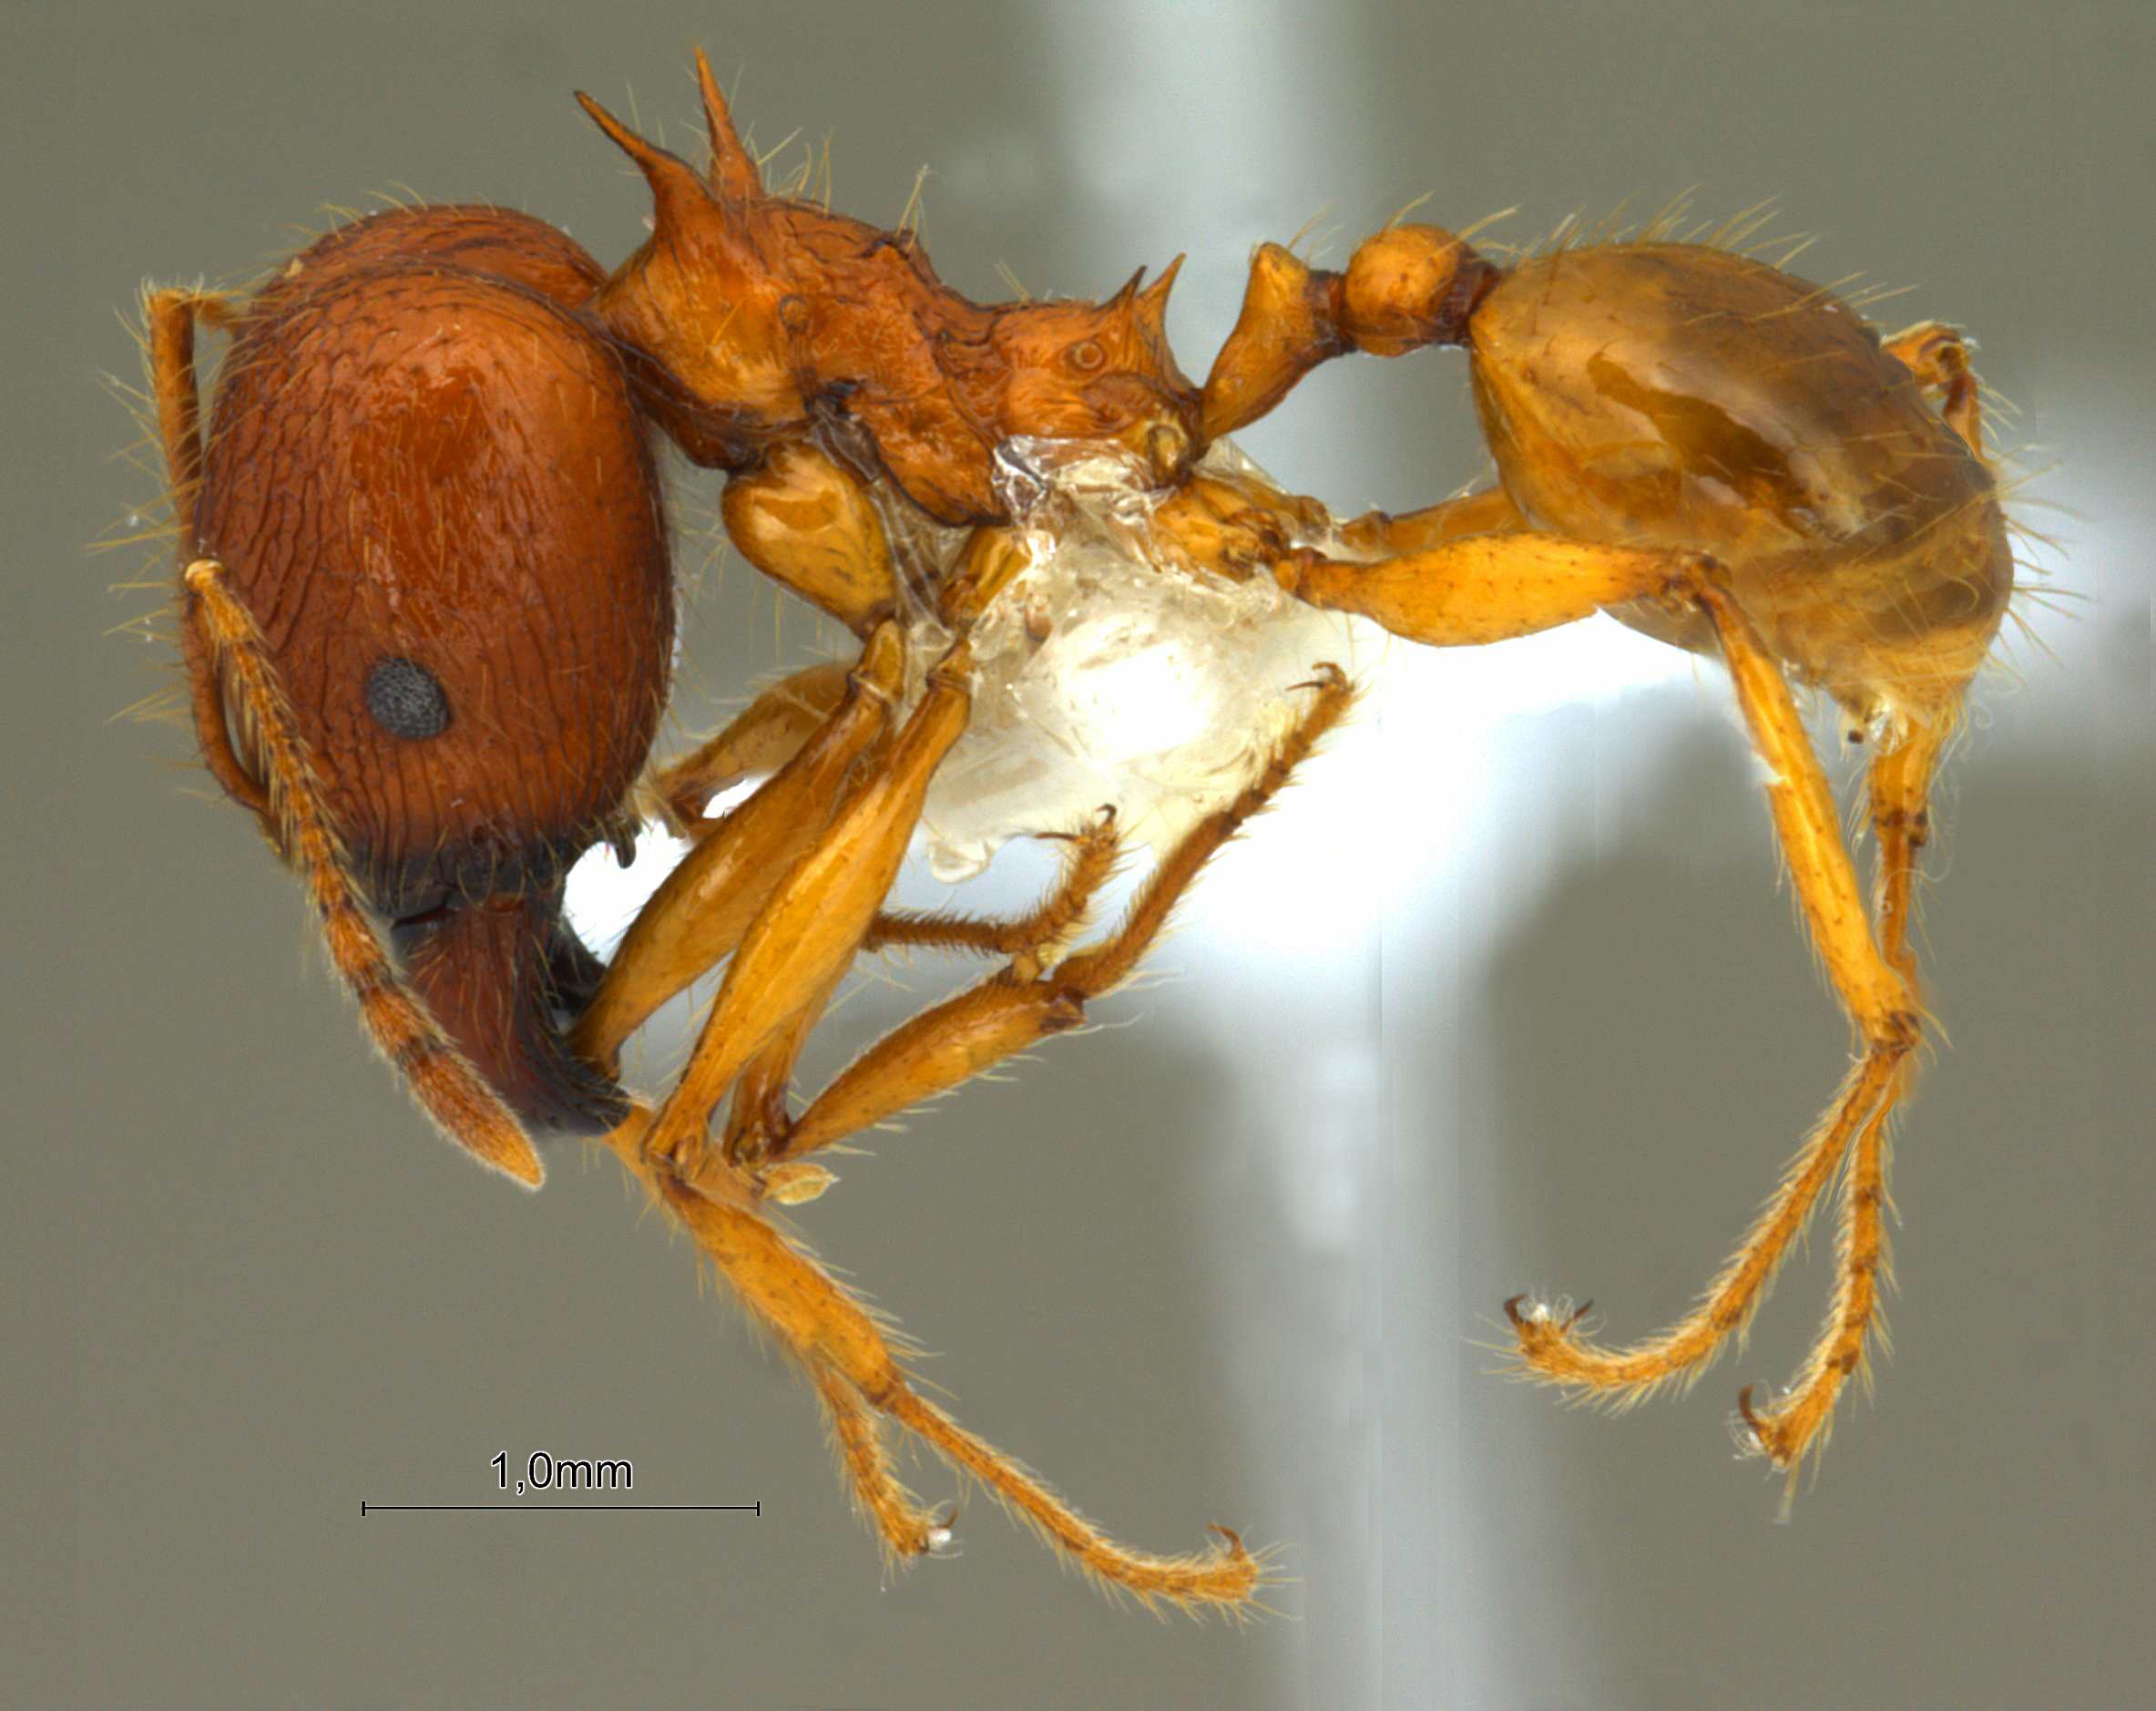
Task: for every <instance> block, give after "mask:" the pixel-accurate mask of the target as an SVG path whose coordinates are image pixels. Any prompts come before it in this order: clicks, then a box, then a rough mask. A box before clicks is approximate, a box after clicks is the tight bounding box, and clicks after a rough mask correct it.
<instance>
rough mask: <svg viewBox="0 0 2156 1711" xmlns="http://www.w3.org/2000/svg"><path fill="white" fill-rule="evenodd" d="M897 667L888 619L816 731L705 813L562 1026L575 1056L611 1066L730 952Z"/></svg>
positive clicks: (880, 735)
mask: <svg viewBox="0 0 2156 1711" xmlns="http://www.w3.org/2000/svg"><path fill="white" fill-rule="evenodd" d="M903 673H904V645H903V644H902V643H901V642H900V640H899V639H898V631H897V627H896V626H895V625H884V626H883V627H882V628H880V629H879V630H876V631H875V633H874V634H873V635H872V636H871V637H870V638H869V640H868V644H867V646H865V647H864V648H863V650H862V651H861V659H860V662H859V663H858V664H857V665H856V666H855V667H854V669H853V673H852V675H851V676H850V677H849V679H848V681H847V687H846V693H845V698H844V699H843V701H842V702H840V703H839V706H838V709H837V711H836V712H833V714H832V715H831V717H830V718H829V719H827V720H826V721H825V722H824V723H823V728H822V729H821V730H820V731H819V732H817V733H816V734H815V735H814V736H813V737H812V738H811V739H810V740H809V742H808V743H806V744H805V745H804V746H803V747H802V749H801V751H800V752H799V753H797V754H795V755H794V757H793V758H792V760H791V761H789V762H787V763H786V764H785V765H784V766H782V767H781V768H780V769H779V771H778V772H777V773H776V774H774V775H773V776H772V777H771V778H770V779H768V780H767V781H766V782H765V783H764V784H763V785H762V786H761V788H760V789H758V791H757V792H756V794H754V795H752V796H751V797H750V798H749V800H748V801H746V802H744V803H743V804H741V806H740V807H738V808H736V809H735V810H734V811H733V812H732V813H731V814H730V815H727V816H726V817H725V818H724V819H722V820H719V821H716V822H713V824H712V827H711V830H710V832H708V833H707V834H706V835H705V836H704V837H703V839H702V840H701V841H700V843H699V844H698V845H696V847H695V848H694V849H692V850H690V853H689V855H688V856H687V857H686V858H685V859H684V860H683V861H682V863H681V865H680V866H679V867H677V868H675V869H674V871H673V872H672V873H670V874H669V875H668V876H667V877H666V881H665V883H664V884H663V885H661V886H659V889H658V891H656V892H655V893H654V894H653V895H652V896H651V899H650V901H649V903H647V904H646V905H645V906H644V907H643V910H642V912H641V913H639V915H638V917H637V918H636V919H635V921H633V922H632V923H631V924H630V926H629V929H628V934H627V935H626V936H625V937H623V939H622V941H621V948H619V949H618V950H617V951H616V952H615V953H614V959H613V961H612V962H611V963H610V964H609V965H608V968H607V972H606V976H605V978H603V979H602V980H601V981H600V982H599V986H598V991H597V993H595V994H594V996H593V998H592V1000H591V1003H590V1004H589V1006H588V1007H587V1008H586V1009H585V1011H584V1013H583V1014H582V1015H581V1016H579V1017H578V1018H577V1022H576V1025H575V1026H574V1028H572V1029H571V1030H570V1032H569V1043H570V1046H571V1048H572V1049H573V1050H575V1051H576V1052H577V1055H578V1056H580V1057H582V1058H583V1059H584V1060H586V1061H588V1062H589V1063H592V1064H595V1065H599V1066H602V1067H603V1066H608V1065H611V1064H612V1063H614V1061H615V1060H616V1058H617V1056H618V1053H619V1051H620V1050H621V1042H622V1041H623V1040H627V1039H628V1036H629V1035H630V1034H632V1033H634V1032H635V1031H636V1030H638V1029H639V1028H640V1027H641V1026H643V1024H644V1022H645V1021H646V1020H648V1019H649V1017H650V1016H651V1013H652V1012H653V1011H654V1010H656V1009H659V1006H660V1005H662V1004H664V1003H665V1002H666V1001H667V1000H668V999H670V998H672V997H673V996H674V994H675V993H677V992H679V991H680V990H681V989H683V988H684V987H686V986H688V985H689V984H690V982H691V981H693V980H695V979H696V978H698V977H699V976H700V975H702V974H703V973H704V972H705V971H706V970H707V969H709V968H713V967H715V966H716V965H717V964H718V963H719V962H720V960H721V959H723V958H726V957H728V956H730V955H731V954H732V952H733V951H734V949H735V948H737V947H738V946H739V945H740V943H741V937H742V935H743V934H745V933H746V932H747V931H748V930H749V927H750V924H751V922H752V921H754V920H755V918H756V917H757V913H758V911H759V910H761V908H762V907H763V906H764V905H765V904H766V903H767V902H769V901H770V899H771V894H772V893H773V892H774V891H775V890H777V888H778V886H779V885H780V883H781V882H782V880H783V879H784V878H785V876H786V875H787V873H788V872H789V871H790V870H791V869H792V866H793V865H794V863H796V862H797V861H799V860H800V859H801V857H802V855H803V854H804V853H805V852H806V851H807V849H808V847H809V845H810V844H811V843H812V842H813V841H814V839H815V837H816V836H817V835H818V834H819V833H820V832H821V831H822V830H823V827H824V826H825V825H827V824H828V823H829V821H830V819H831V816H832V814H833V811H834V809H835V807H836V804H837V803H838V801H839V799H840V797H841V795H842V794H843V791H844V789H845V787H846V784H847V781H848V779H849V778H850V776H851V775H852V774H853V770H854V768H855V767H856V765H857V764H859V763H861V761H862V759H863V756H865V755H867V754H869V753H872V751H874V749H875V748H876V747H877V746H878V745H879V744H880V743H883V741H884V736H885V732H886V729H887V727H888V724H889V722H890V708H891V702H892V701H893V699H894V697H895V696H896V694H897V693H898V688H899V681H900V678H901V676H902V675H903Z"/></svg>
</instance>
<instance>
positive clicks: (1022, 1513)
mask: <svg viewBox="0 0 2156 1711" xmlns="http://www.w3.org/2000/svg"><path fill="white" fill-rule="evenodd" d="M650 1121H651V1113H649V1112H642V1111H639V1112H638V1113H637V1115H636V1116H635V1117H634V1118H633V1119H632V1120H631V1121H630V1122H628V1123H625V1124H623V1125H622V1127H620V1128H619V1129H618V1130H616V1131H615V1132H613V1133H612V1134H610V1135H609V1136H608V1145H609V1146H611V1147H612V1148H613V1150H614V1152H615V1153H616V1154H617V1155H618V1157H619V1158H620V1160H621V1162H622V1163H623V1164H624V1166H626V1167H627V1168H628V1171H629V1172H630V1173H632V1174H633V1175H635V1176H636V1177H637V1178H638V1179H639V1181H640V1182H642V1183H643V1184H644V1185H645V1187H646V1188H647V1189H648V1190H649V1191H650V1193H651V1194H652V1196H653V1198H654V1199H656V1200H657V1201H658V1202H659V1204H662V1205H663V1206H665V1207H666V1208H667V1210H668V1211H669V1213H671V1214H673V1216H674V1217H675V1218H676V1219H677V1220H679V1223H680V1224H681V1225H682V1227H683V1228H685V1229H686V1230H687V1231H688V1232H689V1233H690V1235H691V1236H693V1237H694V1238H695V1241H696V1244H697V1245H698V1247H699V1248H700V1250H701V1251H702V1252H703V1253H704V1254H705V1255H707V1256H708V1257H709V1258H710V1260H711V1261H712V1263H713V1264H714V1265H716V1266H717V1267H718V1268H719V1271H720V1274H721V1276H724V1277H725V1279H726V1281H727V1283H728V1284H729V1285H731V1286H732V1288H733V1290H734V1292H735V1294H736V1295H737V1296H740V1298H741V1302H742V1304H743V1305H744V1306H747V1307H748V1309H749V1311H750V1313H751V1315H752V1316H753V1317H754V1318H755V1319H756V1320H757V1322H758V1323H760V1324H761V1325H762V1326H763V1327H765V1328H766V1329H768V1330H769V1331H771V1333H772V1334H773V1335H774V1336H776V1337H778V1339H779V1341H780V1343H781V1344H782V1347H784V1348H785V1349H786V1351H787V1352H788V1353H789V1354H791V1355H792V1356H793V1357H794V1358H796V1359H797V1360H799V1361H800V1362H801V1363H802V1366H803V1367H805V1368H807V1370H808V1373H809V1376H810V1378H811V1380H812V1382H813V1383H814V1385H815V1386H816V1389H817V1393H818V1395H819V1396H820V1397H821V1398H822V1399H823V1403H824V1406H825V1407H826V1409H829V1410H830V1413H831V1416H832V1419H833V1429H834V1430H835V1432H836V1435H837V1438H838V1442H839V1449H840V1453H841V1457H842V1460H843V1464H844V1467H845V1470H846V1473H847V1476H848V1478H849V1479H850V1480H851V1481H852V1483H853V1491H854V1493H855V1495H856V1497H857V1498H858V1500H859V1501H860V1503H861V1506H862V1508H863V1511H865V1513H866V1514H867V1515H868V1517H869V1519H870V1521H871V1522H872V1524H873V1525H874V1527H875V1529H876V1532H877V1533H878V1535H879V1536H880V1537H881V1538H882V1540H883V1541H884V1545H885V1547H886V1548H887V1549H888V1550H889V1551H890V1552H891V1553H892V1554H893V1555H894V1557H897V1558H899V1559H901V1560H911V1559H914V1558H917V1557H919V1556H921V1555H923V1554H924V1553H925V1552H931V1551H934V1550H935V1549H937V1548H938V1547H939V1545H940V1544H941V1543H943V1542H947V1540H948V1537H949V1532H948V1526H949V1522H948V1520H947V1518H940V1517H935V1516H931V1515H929V1514H927V1513H925V1512H924V1511H923V1510H922V1509H921V1508H920V1505H919V1503H918V1501H917V1500H915V1498H914V1497H913V1495H912V1493H910V1492H909V1491H906V1490H905V1488H904V1486H903V1485H902V1484H900V1483H899V1481H898V1480H897V1479H896V1477H895V1476H894V1473H893V1472H892V1470H891V1466H890V1461H889V1459H888V1457H887V1456H886V1454H885V1453H884V1447H883V1444H882V1441H881V1437H880V1433H879V1432H878V1429H877V1423H876V1421H875V1420H874V1419H873V1418H872V1415H871V1411H872V1410H873V1413H874V1414H879V1415H883V1416H885V1417H887V1418H889V1419H894V1420H896V1421H897V1422H898V1423H899V1424H900V1425H902V1426H904V1428H905V1429H907V1430H908V1431H911V1432H912V1433H914V1435H915V1437H917V1438H919V1439H921V1440H922V1441H923V1442H924V1443H925V1444H927V1445H928V1447H929V1448H930V1449H932V1450H935V1452H936V1453H937V1454H938V1455H940V1456H942V1457H943V1458H944V1459H945V1460H947V1461H948V1462H950V1463H951V1464H952V1466H954V1467H955V1468H957V1469H958V1470H961V1471H962V1472H964V1473H966V1474H968V1475H970V1476H971V1477H973V1478H974V1479H976V1480H979V1481H980V1482H981V1483H982V1484H983V1485H985V1486H986V1487H987V1489H988V1490H989V1491H990V1492H991V1493H993V1494H994V1496H995V1497H996V1500H997V1501H999V1502H1001V1503H1002V1504H1003V1505H1004V1507H1005V1508H1006V1509H1007V1510H1009V1511H1011V1513H1013V1514H1014V1515H1016V1516H1017V1518H1018V1519H1019V1520H1021V1521H1025V1522H1026V1523H1027V1525H1028V1526H1030V1527H1032V1528H1033V1529H1034V1530H1035V1531H1037V1532H1039V1533H1040V1534H1041V1535H1042V1536H1043V1537H1044V1538H1046V1539H1047V1541H1048V1542H1049V1543H1050V1544H1052V1545H1053V1546H1054V1547H1055V1548H1056V1549H1057V1550H1058V1551H1060V1552H1063V1553H1064V1554H1065V1555H1066V1556H1067V1557H1068V1558H1069V1559H1070V1560H1071V1561H1072V1562H1075V1563H1077V1564H1078V1567H1080V1568H1081V1569H1083V1570H1084V1571H1085V1572H1086V1573H1088V1575H1090V1576H1092V1577H1093V1578H1094V1579H1095V1580H1096V1581H1098V1583H1101V1584H1102V1585H1104V1586H1107V1587H1109V1588H1112V1589H1114V1590H1118V1591H1121V1592H1128V1593H1132V1594H1133V1595H1135V1596H1136V1597H1137V1598H1139V1600H1140V1601H1142V1602H1144V1603H1148V1604H1150V1603H1154V1602H1156V1601H1165V1602H1167V1603H1173V1604H1176V1605H1178V1606H1180V1607H1181V1608H1184V1609H1187V1610H1197V1609H1203V1608H1209V1607H1212V1608H1221V1609H1227V1610H1234V1609H1237V1608H1240V1607H1241V1606H1242V1605H1244V1604H1246V1603H1248V1602H1249V1601H1250V1599H1251V1598H1252V1595H1253V1594H1254V1593H1256V1591H1257V1589H1258V1587H1259V1586H1260V1585H1261V1584H1262V1583H1263V1580H1264V1571H1263V1568H1262V1564H1261V1563H1260V1562H1258V1560H1257V1559H1256V1558H1255V1557H1253V1556H1252V1554H1251V1553H1250V1552H1249V1551H1247V1550H1245V1549H1244V1547H1243V1544H1242V1542H1241V1539H1240V1538H1238V1537H1237V1536H1236V1535H1235V1534H1234V1533H1232V1532H1229V1531H1228V1530H1227V1529H1225V1528H1215V1529H1214V1532H1217V1533H1218V1534H1219V1535H1220V1537H1221V1542H1220V1543H1219V1544H1216V1545H1215V1546H1213V1547H1212V1548H1211V1550H1210V1551H1207V1552H1204V1553H1203V1554H1200V1555H1191V1556H1181V1557H1156V1556H1149V1555H1146V1554H1144V1553H1143V1552H1136V1551H1130V1550H1127V1549H1125V1548H1124V1547H1123V1546H1121V1545H1119V1544H1117V1543H1116V1542H1114V1541H1113V1540H1111V1539H1109V1538H1108V1537H1107V1536H1106V1535H1105V1534H1103V1533H1102V1532H1100V1531H1099V1530H1098V1528H1096V1527H1094V1526H1093V1525H1092V1524H1091V1523H1090V1522H1089V1521H1087V1520H1086V1519H1085V1517H1084V1516H1082V1515H1080V1514H1078V1511H1075V1510H1073V1509H1072V1508H1070V1506H1069V1505H1068V1504H1067V1503H1065V1502H1063V1501H1061V1500H1060V1499H1059V1498H1058V1497H1057V1496H1056V1495H1055V1493H1054V1492H1052V1491H1049V1490H1048V1489H1047V1487H1046V1486H1045V1485H1043V1484H1042V1483H1041V1482H1040V1481H1039V1480H1037V1479H1035V1478H1034V1477H1033V1476H1032V1475H1031V1474H1029V1473H1027V1471H1026V1470H1024V1469H1023V1468H1021V1467H1019V1466H1018V1464H1017V1462H1015V1461H1013V1460H1011V1459H1010V1458H1009V1457H1007V1456H1006V1455H1004V1454H1003V1453H1002V1452H1001V1451H1000V1450H996V1449H994V1448H992V1447H991V1446H990V1445H988V1444H986V1443H985V1442H984V1441H982V1440H981V1439H978V1438H976V1437H975V1436H974V1435H973V1434H972V1433H971V1432H968V1431H966V1429H964V1428H963V1427H961V1426H960V1425H958V1423H957V1422H956V1421H955V1420H954V1419H951V1417H950V1416H949V1415H948V1414H946V1413H945V1412H944V1411H943V1410H942V1409H939V1408H937V1407H935V1404H933V1403H931V1402H928V1401H926V1400H925V1399H923V1398H922V1397H921V1396H920V1395H919V1394H918V1393H917V1392H915V1389H914V1388H913V1386H912V1384H911V1383H910V1382H909V1380H908V1378H907V1376H906V1374H905V1371H904V1368H903V1367H902V1366H901V1365H900V1364H899V1360H898V1358H897V1356H896V1355H895V1354H894V1350H893V1348H892V1345H891V1341H890V1339H889V1338H888V1337H886V1336H885V1335H884V1332H883V1331H882V1330H881V1329H880V1328H879V1327H877V1325H876V1323H875V1321H874V1319H872V1318H871V1317H870V1316H869V1315H868V1314H867V1313H866V1312H865V1311H864V1310H863V1308H862V1306H861V1305H860V1303H859V1302H857V1301H856V1300H854V1298H853V1296H852V1295H851V1294H849V1293H848V1292H847V1291H846V1290H845V1289H844V1288H843V1286H841V1285H839V1284H838V1283H837V1282H835V1281H834V1280H833V1278H832V1277H831V1276H830V1275H829V1274H828V1273H827V1272H825V1271H824V1270H823V1268H822V1267H821V1266H819V1265H816V1264H815V1263H814V1262H813V1261H812V1260H811V1259H810V1258H809V1257H808V1256H807V1255H804V1254H802V1252H801V1250H800V1249H799V1248H797V1247H795V1246H794V1245H792V1243H791V1242H789V1241H788V1240H787V1239H786V1238H785V1237H784V1236H783V1235H781V1234H780V1233H779V1232H778V1230H776V1229H775V1228H773V1227H772V1225H771V1224H770V1223H769V1222H767V1221H766V1220H765V1219H764V1218H763V1217H762V1216H761V1215H760V1214H758V1213H757V1212H756V1211H755V1209H754V1208H753V1206H752V1205H751V1204H749V1202H748V1201H747V1199H746V1198H745V1197H744V1196H743V1194H742V1189H743V1186H744V1184H743V1183H742V1179H741V1178H740V1177H739V1176H737V1175H735V1174H734V1173H731V1172H729V1171H722V1172H718V1173H707V1176H706V1179H705V1181H704V1182H703V1184H702V1185H701V1186H699V1185H696V1184H692V1183H690V1182H689V1181H688V1180H686V1179H685V1178H684V1177H683V1176H682V1175H681V1174H680V1173H679V1172H677V1171H676V1170H675V1169H674V1168H673V1166H672V1164H671V1163H670V1162H669V1160H668V1159H667V1157H666V1156H665V1155H664V1154H663V1153H660V1152H659V1151H658V1150H657V1148H656V1147H654V1146H652V1145H650V1144H649V1143H648V1136H647V1125H648V1124H649V1122H650Z"/></svg>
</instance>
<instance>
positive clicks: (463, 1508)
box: [360, 1498, 763, 1515]
mask: <svg viewBox="0 0 2156 1711" xmlns="http://www.w3.org/2000/svg"><path fill="white" fill-rule="evenodd" d="M516 1510H530V1511H540V1510H544V1511H551V1512H552V1513H555V1514H577V1513H585V1514H589V1513H596V1512H598V1511H608V1510H610V1511H615V1512H617V1513H619V1512H625V1511H627V1512H640V1513H654V1514H656V1513H665V1512H671V1513H677V1514H679V1513H689V1512H693V1513H697V1514H718V1513H731V1514H741V1515H761V1514H762V1513H763V1500H762V1499H761V1498H758V1499H757V1500H756V1501H754V1502H753V1503H370V1502H367V1501H362V1502H361V1503H360V1513H361V1514H363V1515H388V1514H407V1515H411V1514H437V1515H438V1514H446V1513H451V1512H455V1513H459V1514H467V1515H468V1514H490V1515H491V1514H498V1513H502V1512H505V1511H516Z"/></svg>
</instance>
